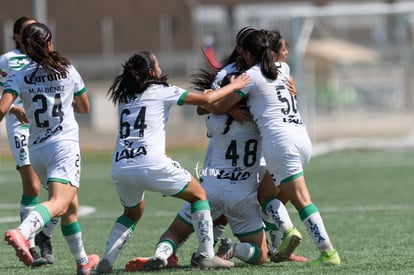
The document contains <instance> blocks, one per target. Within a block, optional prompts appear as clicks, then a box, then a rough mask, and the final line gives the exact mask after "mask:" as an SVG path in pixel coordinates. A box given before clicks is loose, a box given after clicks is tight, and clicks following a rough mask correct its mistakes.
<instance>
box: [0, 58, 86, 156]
mask: <svg viewBox="0 0 414 275" xmlns="http://www.w3.org/2000/svg"><path fill="white" fill-rule="evenodd" d="M67 71H68V72H67V73H66V74H59V73H51V72H49V71H47V70H46V69H44V68H43V67H41V66H40V67H39V65H38V64H36V63H35V62H31V63H29V64H28V65H26V66H25V67H24V68H22V69H21V70H20V71H17V72H15V73H14V74H12V75H11V76H10V77H9V78H8V79H7V82H6V85H5V86H4V92H10V93H13V94H15V95H16V96H20V98H21V99H22V102H23V106H24V109H25V111H26V116H27V118H28V120H29V123H30V137H29V147H30V150H31V151H32V150H37V149H39V148H42V147H44V146H47V145H48V144H49V143H52V142H56V141H62V140H65V141H75V142H79V129H78V123H77V122H76V120H75V115H74V110H73V106H72V103H73V99H74V96H79V95H81V94H83V93H84V92H85V91H86V88H85V84H84V82H83V80H82V78H81V76H80V75H79V73H78V71H77V70H76V69H75V68H74V67H73V66H72V65H69V66H68V68H67ZM34 72H35V74H34V78H33V79H31V77H32V74H33V73H34Z"/></svg>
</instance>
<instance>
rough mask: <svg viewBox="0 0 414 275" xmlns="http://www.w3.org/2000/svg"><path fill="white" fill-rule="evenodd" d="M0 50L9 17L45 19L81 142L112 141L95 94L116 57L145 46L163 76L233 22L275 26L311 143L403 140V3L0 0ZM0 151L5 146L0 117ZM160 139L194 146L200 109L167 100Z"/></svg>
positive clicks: (411, 35)
mask: <svg viewBox="0 0 414 275" xmlns="http://www.w3.org/2000/svg"><path fill="white" fill-rule="evenodd" d="M0 3H1V9H0V23H1V26H2V27H1V30H0V31H1V35H0V49H1V52H6V51H8V50H10V49H12V48H14V42H13V40H12V39H11V38H12V27H13V23H14V21H15V20H16V19H17V18H19V17H20V16H23V15H25V16H33V17H35V18H37V20H38V21H40V22H44V23H46V24H48V25H49V26H50V28H51V29H52V32H53V42H54V46H55V50H57V51H58V52H60V53H61V54H62V55H64V56H66V57H68V58H69V59H70V61H71V62H72V63H73V64H74V65H75V66H76V67H77V69H78V70H79V72H80V73H81V75H82V76H83V78H84V80H85V82H86V86H87V91H88V93H89V97H90V101H91V112H90V114H88V115H79V116H78V119H79V123H80V126H81V147H83V149H84V150H104V149H112V146H113V142H114V140H115V135H116V129H117V122H116V111H115V107H114V106H113V105H112V104H111V103H110V102H109V101H108V100H107V98H106V92H107V90H108V88H109V86H110V85H111V83H112V81H113V79H114V77H115V76H116V75H117V74H118V73H119V72H120V69H121V64H122V63H123V62H124V61H125V60H126V59H127V58H128V57H129V56H131V55H132V54H134V53H135V52H137V51H140V50H149V51H152V52H154V53H155V54H156V55H157V57H158V60H159V62H160V66H161V68H162V70H163V73H165V74H168V75H169V77H170V83H171V84H175V85H177V86H180V87H182V88H189V89H190V88H191V85H190V84H189V80H190V79H191V75H192V74H193V73H195V72H196V71H197V70H198V69H202V68H206V67H207V66H206V65H205V63H204V60H203V56H202V53H201V51H200V47H202V46H204V47H207V46H208V47H212V49H214V52H215V55H216V57H217V59H218V60H223V59H224V58H225V57H227V55H229V54H230V53H231V51H232V50H233V48H234V44H235V36H236V33H237V31H238V30H239V29H240V28H242V27H244V26H248V25H249V26H254V27H256V28H265V29H269V30H275V29H278V30H279V31H280V32H281V34H282V36H284V38H285V39H286V41H287V42H288V44H289V57H288V63H289V64H290V66H291V72H292V76H293V78H294V81H295V84H296V87H297V89H298V93H299V108H300V110H301V113H302V117H303V119H304V121H305V123H306V125H307V127H308V130H309V133H310V136H311V138H312V141H313V143H314V144H315V152H316V153H318V152H325V151H330V150H337V149H342V148H349V147H352V148H359V147H362V148H366V147H401V146H413V144H414V138H413V135H412V133H413V125H414V124H413V121H414V116H413V111H414V1H404V0H399V1H398V0H395V1H384V0H383V1H379V0H378V1H371V0H365V1H364V0H360V1H341V0H336V1H333V0H332V1H331V0H313V1H300V0H286V1H274V0H273V1H265V0H251V1H248V0H139V1H137V0H122V1H113V0H71V1H51V0H0ZM0 126H1V127H0V144H1V145H0V154H9V147H8V143H7V142H6V139H7V136H6V133H5V130H4V122H2V123H1V124H0ZM167 131H168V133H167V136H168V145H169V146H187V145H205V143H206V140H207V139H206V136H205V126H204V118H203V117H199V116H197V115H196V113H195V108H194V107H193V106H184V107H178V106H177V107H175V108H173V110H172V112H171V115H170V119H169V126H168V130H167Z"/></svg>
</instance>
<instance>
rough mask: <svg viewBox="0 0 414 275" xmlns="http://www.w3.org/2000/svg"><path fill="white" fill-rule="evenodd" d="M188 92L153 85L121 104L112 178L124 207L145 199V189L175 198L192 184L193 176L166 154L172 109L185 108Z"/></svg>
mask: <svg viewBox="0 0 414 275" xmlns="http://www.w3.org/2000/svg"><path fill="white" fill-rule="evenodd" d="M187 93H188V92H187V91H186V90H184V89H181V88H179V87H176V86H169V87H166V86H163V85H151V86H150V87H149V88H148V89H147V90H146V91H145V92H143V93H141V94H136V98H134V99H131V100H129V101H128V102H127V103H120V104H119V106H118V117H119V133H118V137H117V141H116V146H115V150H114V153H113V157H112V172H111V176H112V180H113V183H114V184H115V186H116V190H117V192H118V195H119V198H120V200H121V203H122V204H123V206H125V207H133V206H136V205H137V204H138V203H139V202H140V201H142V200H143V198H144V190H149V191H153V192H160V193H162V194H163V195H170V196H172V195H176V194H178V193H179V192H181V191H182V190H183V189H184V188H185V187H186V186H187V184H188V183H189V182H190V180H191V174H190V173H188V172H187V171H186V170H185V169H182V168H181V167H180V166H179V164H178V163H177V162H175V161H173V160H172V159H170V158H169V157H167V156H166V152H165V130H166V127H167V120H168V116H169V110H170V107H171V106H172V105H176V104H178V105H182V100H183V99H184V97H185V96H186V95H187Z"/></svg>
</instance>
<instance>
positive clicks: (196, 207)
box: [191, 200, 210, 214]
mask: <svg viewBox="0 0 414 275" xmlns="http://www.w3.org/2000/svg"><path fill="white" fill-rule="evenodd" d="M209 210H210V205H209V204H208V200H199V201H195V202H193V203H191V214H193V213H195V212H200V211H209Z"/></svg>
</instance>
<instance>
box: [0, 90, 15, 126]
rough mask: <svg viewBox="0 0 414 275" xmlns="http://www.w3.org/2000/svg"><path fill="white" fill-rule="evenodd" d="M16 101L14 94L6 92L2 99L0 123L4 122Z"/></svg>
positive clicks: (0, 99)
mask: <svg viewBox="0 0 414 275" xmlns="http://www.w3.org/2000/svg"><path fill="white" fill-rule="evenodd" d="M15 99H16V94H14V93H13V92H6V91H5V92H4V93H3V95H2V97H1V98H0V121H2V120H3V118H4V116H5V115H6V113H7V112H8V111H9V108H10V106H11V105H12V103H13V101H14V100H15Z"/></svg>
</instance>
